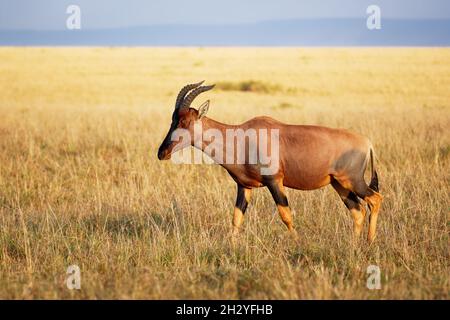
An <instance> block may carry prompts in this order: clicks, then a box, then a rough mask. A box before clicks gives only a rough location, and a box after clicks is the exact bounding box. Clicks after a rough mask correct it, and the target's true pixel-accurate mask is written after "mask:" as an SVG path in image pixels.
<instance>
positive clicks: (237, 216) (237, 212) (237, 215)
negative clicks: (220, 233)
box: [233, 184, 252, 235]
mask: <svg viewBox="0 0 450 320" xmlns="http://www.w3.org/2000/svg"><path fill="white" fill-rule="evenodd" d="M251 194H252V189H248V188H245V187H243V186H241V185H240V184H238V185H237V197H236V205H235V206H234V215H233V235H236V234H238V233H239V229H240V227H241V225H242V223H243V222H244V214H245V210H247V206H248V202H249V201H250V196H251Z"/></svg>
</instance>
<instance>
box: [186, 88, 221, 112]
mask: <svg viewBox="0 0 450 320" xmlns="http://www.w3.org/2000/svg"><path fill="white" fill-rule="evenodd" d="M214 86H215V84H213V85H210V86H202V87H199V88H197V89H195V90H192V91H191V93H189V95H188V96H187V97H186V98H185V99H184V101H183V104H182V105H181V108H189V106H190V105H191V103H192V101H194V99H195V97H197V96H198V95H199V94H200V93H202V92H205V91H208V90H211V89H212V88H214Z"/></svg>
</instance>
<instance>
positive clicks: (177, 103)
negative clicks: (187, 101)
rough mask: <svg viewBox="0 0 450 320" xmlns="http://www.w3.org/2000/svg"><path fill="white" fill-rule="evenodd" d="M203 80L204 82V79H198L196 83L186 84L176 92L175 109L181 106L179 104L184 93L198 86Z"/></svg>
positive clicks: (181, 102)
mask: <svg viewBox="0 0 450 320" xmlns="http://www.w3.org/2000/svg"><path fill="white" fill-rule="evenodd" d="M203 82H205V80H203V81H200V82H198V83H192V84H188V85H186V86H184V87H183V88H182V89H181V90H180V92H179V93H178V96H177V101H176V102H175V109H178V108H179V107H181V105H182V104H183V100H184V97H185V96H186V94H187V93H188V92H189V91H191V90H192V89H195V88H197V87H198V86H200V85H201V84H202V83H203Z"/></svg>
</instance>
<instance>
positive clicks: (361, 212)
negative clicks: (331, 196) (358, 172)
mask: <svg viewBox="0 0 450 320" xmlns="http://www.w3.org/2000/svg"><path fill="white" fill-rule="evenodd" d="M331 185H332V186H333V188H334V190H336V192H337V193H338V194H339V197H340V198H341V199H342V201H343V202H344V204H345V206H346V207H347V209H348V210H349V211H350V213H351V214H352V217H353V233H354V236H355V238H359V236H360V235H361V231H362V229H363V228H364V220H365V218H366V209H365V208H364V207H363V206H362V205H361V203H360V201H359V199H358V197H357V196H356V194H355V193H354V192H352V191H350V190H347V189H345V188H344V187H343V186H341V185H340V184H339V182H337V181H336V180H333V181H332V182H331Z"/></svg>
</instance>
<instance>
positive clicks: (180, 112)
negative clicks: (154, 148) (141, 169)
mask: <svg viewBox="0 0 450 320" xmlns="http://www.w3.org/2000/svg"><path fill="white" fill-rule="evenodd" d="M203 82H204V81H202V82H199V83H194V84H188V85H186V86H184V87H183V88H182V89H181V90H180V92H179V93H178V96H177V100H176V102H175V110H174V111H173V113H172V123H171V124H170V128H169V131H168V132H167V135H166V137H165V138H164V140H163V142H162V143H161V145H160V146H159V149H158V159H159V160H168V159H170V157H171V155H172V153H173V152H174V151H178V150H181V149H183V148H186V147H187V146H190V145H192V144H193V141H192V140H191V141H185V140H187V139H185V138H182V139H181V141H180V139H174V138H173V135H174V133H176V130H177V129H185V130H188V131H189V132H190V133H191V134H190V136H191V137H193V136H194V135H193V134H192V132H193V128H194V123H195V122H196V121H197V120H199V119H201V118H202V117H203V116H204V115H205V114H206V113H207V112H208V108H209V100H207V101H206V102H204V103H203V104H202V105H201V106H200V107H199V108H198V110H197V109H194V108H191V107H190V105H191V104H192V101H194V99H195V97H197V96H198V95H199V94H200V93H202V92H205V91H208V90H211V89H212V88H214V85H211V86H202V84H203ZM191 90H192V91H191ZM189 91H190V93H189ZM188 93H189V94H188ZM192 139H193V138H192Z"/></svg>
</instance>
